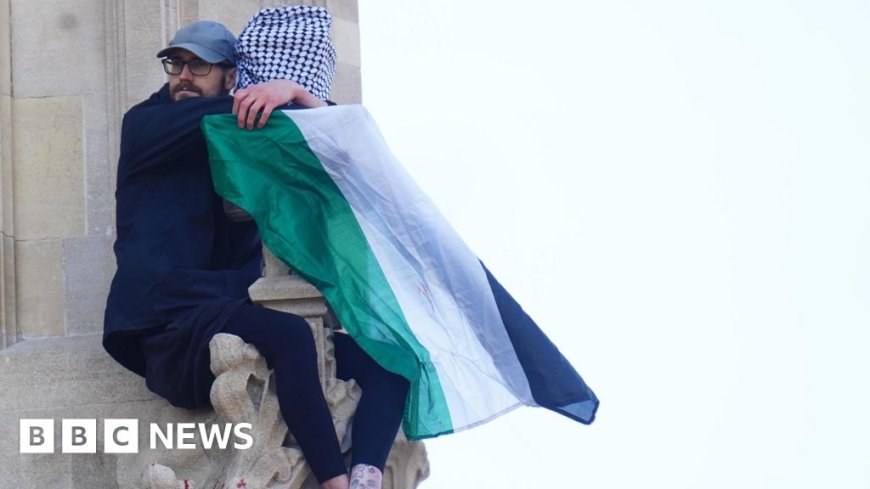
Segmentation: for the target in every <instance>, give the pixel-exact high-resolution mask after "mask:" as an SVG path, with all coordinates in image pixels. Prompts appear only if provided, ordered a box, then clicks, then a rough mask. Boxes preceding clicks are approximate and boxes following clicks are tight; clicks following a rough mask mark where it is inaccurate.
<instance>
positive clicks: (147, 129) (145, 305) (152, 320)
mask: <svg viewBox="0 0 870 489" xmlns="http://www.w3.org/2000/svg"><path fill="white" fill-rule="evenodd" d="M234 45H235V38H234V36H233V35H232V34H231V33H230V32H229V31H227V29H226V28H225V27H224V26H223V25H221V24H218V23H215V22H209V21H201V22H196V23H194V24H191V25H189V26H186V27H184V28H182V29H180V30H179V31H178V32H177V33H176V35H175V36H174V38H173V39H172V40H171V41H170V43H169V45H168V46H167V47H166V48H165V49H163V50H161V51H160V52H159V53H158V54H157V56H158V57H159V58H162V60H161V63H162V64H163V68H164V71H165V72H166V73H167V75H168V83H167V84H165V85H164V86H163V87H162V88H161V89H160V90H159V91H158V92H157V93H155V94H153V95H152V96H151V97H150V98H149V99H148V100H146V101H144V102H142V103H140V104H138V105H136V106H134V107H133V108H132V109H130V111H128V112H127V114H125V116H124V122H123V128H122V132H121V149H120V158H119V162H118V181H117V190H116V194H115V197H116V201H117V212H116V219H117V241H116V243H115V247H114V249H115V256H116V260H117V264H118V270H117V272H116V274H115V277H114V279H113V281H112V286H111V290H110V292H109V297H108V300H107V304H106V314H105V330H104V337H103V345H104V347H105V348H106V350H107V351H108V352H109V354H111V355H112V357H114V358H115V359H116V360H117V361H118V362H119V363H121V364H122V365H124V366H125V367H127V368H129V369H130V370H132V371H134V372H136V373H138V374H140V375H142V376H144V377H145V379H146V384H147V385H148V387H149V389H151V390H152V391H154V392H155V393H157V394H159V395H161V396H163V397H165V398H166V399H167V400H168V401H169V402H171V403H172V404H173V405H176V406H180V407H185V408H199V407H203V406H207V405H208V402H209V400H208V399H209V392H210V389H211V384H212V382H213V380H214V377H213V375H212V373H211V371H210V368H209V350H208V343H209V340H210V339H211V338H212V337H213V336H214V335H215V334H217V333H219V332H226V333H231V334H235V335H238V336H240V337H241V338H242V339H244V340H245V341H247V342H248V343H251V344H253V345H254V346H256V347H257V348H258V350H259V351H260V352H261V353H262V354H263V356H264V357H265V358H266V360H267V362H268V363H269V365H270V367H272V368H273V369H274V370H275V381H276V387H277V393H278V400H279V405H280V407H281V412H282V415H283V417H284V419H285V421H286V423H287V425H288V427H289V428H290V431H291V432H292V433H293V435H294V436H295V438H296V440H297V441H298V442H299V444H300V446H301V448H302V451H303V453H304V454H305V456H306V459H307V460H308V462H309V465H310V466H311V468H312V471H313V472H314V474H315V476H316V477H317V479H318V481H319V482H320V483H321V484H322V485H323V487H324V488H330V489H333V488H341V489H346V488H348V487H357V486H358V485H359V484H369V481H372V482H371V484H369V485H368V486H366V487H380V478H381V472H382V471H383V466H384V464H385V462H386V456H387V454H388V453H389V448H390V446H391V445H392V441H393V439H394V438H395V434H396V432H397V430H398V426H399V423H400V421H401V417H402V409H403V406H404V399H405V395H406V392H407V388H408V386H407V381H405V380H404V379H403V378H401V377H398V376H396V375H393V374H390V373H389V372H387V371H385V370H383V369H382V368H381V367H379V366H378V365H377V364H376V363H374V361H372V360H371V359H370V358H369V357H368V356H367V355H365V354H364V353H363V352H362V351H361V350H360V349H359V348H358V347H357V346H356V344H355V343H353V341H352V340H350V339H349V338H347V337H346V336H344V335H336V338H335V352H336V363H337V366H338V375H339V377H341V378H350V377H353V378H355V379H356V380H357V381H358V382H359V384H360V385H361V386H362V388H363V397H362V399H361V400H360V404H359V407H358V410H357V415H356V417H355V421H354V432H353V462H352V463H353V469H352V473H353V474H354V478H353V482H351V481H350V479H349V478H348V475H347V471H346V469H345V466H344V462H343V459H342V455H341V452H340V448H339V444H338V440H337V439H336V435H335V430H334V428H333V425H332V419H331V416H330V414H329V410H328V408H327V404H326V401H325V399H324V397H323V393H322V391H321V389H320V384H319V381H318V377H317V362H316V351H315V347H314V339H313V336H312V334H311V330H310V328H309V326H308V325H307V323H306V322H305V321H304V320H303V319H302V318H300V317H297V316H293V315H289V314H284V313H280V312H277V311H272V310H268V309H264V308H260V307H257V306H255V305H253V304H252V303H251V301H250V299H249V298H248V296H247V289H248V287H249V286H250V285H251V283H253V282H254V280H256V279H257V278H258V277H259V276H260V270H261V260H262V257H261V245H260V240H259V234H258V232H257V229H256V227H255V225H254V223H252V222H250V221H247V222H233V221H232V220H230V219H229V218H228V217H227V216H226V215H225V213H224V211H223V205H222V199H221V198H220V197H219V196H218V195H217V194H215V192H214V190H213V188H212V179H211V174H210V171H209V164H208V153H207V150H206V145H205V141H204V138H203V135H202V132H201V130H200V120H201V119H202V117H203V116H205V115H209V114H219V113H229V112H233V113H235V114H237V115H238V125H239V127H240V128H244V129H247V130H254V129H255V128H262V127H263V126H264V125H265V124H266V123H267V121H268V118H269V115H270V114H271V112H272V111H273V110H274V109H275V108H277V107H279V106H283V105H285V104H288V103H294V104H296V106H308V107H313V106H320V105H324V104H325V102H323V101H322V100H319V99H317V98H316V97H314V96H312V95H311V94H310V93H309V92H308V91H307V90H305V89H304V88H303V87H301V86H300V85H298V84H296V83H294V82H291V81H289V80H272V81H269V82H265V83H260V84H256V85H251V86H249V87H246V88H244V89H242V90H239V91H236V92H235V94H234V95H233V96H229V93H230V90H231V89H232V87H233V86H234V85H235V76H236V68H235V65H236V54H235V51H234ZM291 108H293V107H291ZM360 474H365V476H364V477H363V476H360ZM359 487H362V486H359Z"/></svg>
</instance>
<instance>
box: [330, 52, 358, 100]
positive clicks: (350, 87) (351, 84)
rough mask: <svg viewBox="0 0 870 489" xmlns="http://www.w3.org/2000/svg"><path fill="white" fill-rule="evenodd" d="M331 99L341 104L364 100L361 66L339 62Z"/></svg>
mask: <svg viewBox="0 0 870 489" xmlns="http://www.w3.org/2000/svg"><path fill="white" fill-rule="evenodd" d="M330 99H331V100H332V101H334V102H336V103H339V104H358V103H361V102H362V74H361V73H360V69H359V67H356V66H353V65H349V64H346V63H341V62H340V63H338V66H337V67H336V73H335V80H333V82H332V92H330Z"/></svg>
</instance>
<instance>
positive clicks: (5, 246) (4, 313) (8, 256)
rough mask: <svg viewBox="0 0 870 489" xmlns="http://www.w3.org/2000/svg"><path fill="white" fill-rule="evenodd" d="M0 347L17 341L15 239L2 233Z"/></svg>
mask: <svg viewBox="0 0 870 489" xmlns="http://www.w3.org/2000/svg"><path fill="white" fill-rule="evenodd" d="M0 271H2V273H0V294H2V295H0V349H3V348H5V347H7V346H9V345H11V344H12V343H15V341H16V333H17V328H16V320H15V312H16V308H15V241H14V240H13V239H12V237H11V236H6V235H4V234H0Z"/></svg>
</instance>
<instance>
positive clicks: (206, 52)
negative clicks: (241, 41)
mask: <svg viewBox="0 0 870 489" xmlns="http://www.w3.org/2000/svg"><path fill="white" fill-rule="evenodd" d="M172 49H186V50H188V51H190V52H191V53H193V54H195V55H197V56H199V57H200V58H202V59H204V60H205V61H208V62H209V63H220V62H221V61H226V62H228V63H230V64H232V65H235V64H236V36H234V35H233V33H232V32H230V31H228V30H227V28H226V27H224V25H223V24H219V23H217V22H213V21H211V20H200V21H198V22H194V23H193V24H190V25H186V26H184V27H182V28H181V29H178V32H176V33H175V37H173V38H172V40H171V41H169V45H168V46H166V48H164V49H163V50H161V51H160V52H159V53H157V57H158V58H162V57H164V56H166V55H167V54H168V53H169V51H170V50H172Z"/></svg>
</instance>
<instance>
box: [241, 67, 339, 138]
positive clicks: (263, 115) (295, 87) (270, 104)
mask: <svg viewBox="0 0 870 489" xmlns="http://www.w3.org/2000/svg"><path fill="white" fill-rule="evenodd" d="M289 103H294V104H297V105H302V106H305V107H323V106H325V105H326V102H324V101H322V100H320V99H318V98H317V97H315V96H314V95H311V94H310V93H308V91H307V90H305V89H304V88H302V86H301V85H299V84H298V83H296V82H293V81H290V80H283V79H276V80H271V81H267V82H264V83H258V84H256V85H251V86H249V87H246V88H243V89H241V90H237V91H236V93H235V94H233V114H236V115H237V116H238V122H239V128H248V129H253V128H254V121H255V120H256V118H257V114H260V120H259V121H258V122H257V124H256V126H257V128H263V127H264V126H265V125H266V122H267V121H268V120H269V116H270V115H272V111H273V110H275V109H276V108H277V107H281V106H283V105H287V104H289Z"/></svg>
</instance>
